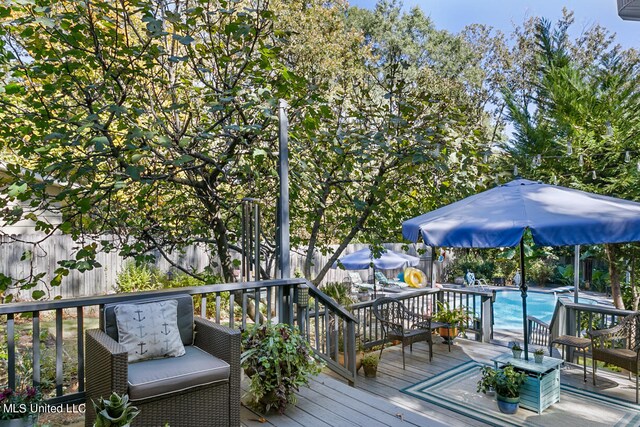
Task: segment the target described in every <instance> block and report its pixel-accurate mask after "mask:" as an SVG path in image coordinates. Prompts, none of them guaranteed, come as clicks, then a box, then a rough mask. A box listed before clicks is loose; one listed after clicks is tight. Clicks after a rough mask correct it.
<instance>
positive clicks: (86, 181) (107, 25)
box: [0, 0, 640, 296]
mask: <svg viewBox="0 0 640 427" xmlns="http://www.w3.org/2000/svg"><path fill="white" fill-rule="evenodd" d="M570 25H571V16H570V14H567V15H566V17H565V19H564V20H563V21H562V22H560V23H559V24H558V26H557V28H555V29H554V27H552V26H551V25H550V24H545V23H544V21H540V20H538V19H532V20H530V21H528V22H526V23H525V24H524V25H523V26H522V27H519V28H518V29H516V31H515V33H514V35H513V38H512V40H511V41H509V40H508V39H507V38H506V37H505V36H504V35H503V34H501V33H499V32H497V31H495V30H493V29H491V28H489V27H486V26H482V25H472V26H469V27H467V28H465V29H464V30H463V31H462V32H460V33H459V34H451V33H449V32H447V31H444V30H439V29H438V28H437V26H436V23H434V22H432V21H431V19H430V18H429V17H428V16H427V15H426V14H425V13H424V12H423V11H421V10H420V9H418V8H414V9H411V10H409V11H406V12H405V11H403V9H402V7H401V4H400V3H399V2H398V1H395V0H393V1H391V0H381V1H379V2H378V4H377V6H376V8H375V9H374V10H371V11H370V10H365V9H360V8H356V7H349V6H348V4H347V3H346V2H345V1H342V0H333V1H321V0H311V1H303V0H293V1H285V0H270V1H268V0H260V1H255V0H254V1H250V0H221V1H218V2H206V1H192V0H181V1H170V2H167V1H157V0H154V1H151V0H134V1H114V0H84V1H80V2H78V1H69V0H63V1H55V2H54V1H50V0H37V1H35V0H34V1H31V0H20V1H10V2H6V3H5V4H4V5H3V6H0V32H1V34H0V67H1V68H2V71H4V73H3V77H2V81H1V90H0V103H1V105H2V110H1V112H0V116H1V117H0V160H3V161H4V162H5V164H6V168H7V172H6V174H7V175H8V178H7V179H6V183H5V184H6V185H5V184H3V185H4V188H5V191H4V192H5V193H6V194H5V195H4V196H3V197H2V198H0V223H1V222H4V223H6V224H11V223H16V222H17V221H19V220H21V219H24V218H29V219H32V220H34V221H36V224H37V229H38V230H39V231H42V232H43V233H44V236H43V237H42V238H43V239H44V238H46V236H50V235H52V234H54V233H66V234H70V235H72V236H73V237H74V238H75V239H76V240H77V241H79V242H81V245H80V246H79V247H78V249H77V251H76V252H75V253H74V254H73V257H71V258H70V259H68V260H66V261H63V262H61V264H60V265H59V266H58V268H57V269H56V270H55V271H54V272H49V273H50V274H49V275H48V276H45V275H44V274H32V275H28V276H27V277H4V276H0V292H2V291H3V290H5V289H6V288H7V287H8V286H12V285H18V286H22V287H25V288H29V287H32V286H34V285H35V284H37V283H41V282H42V281H44V280H46V281H47V282H48V283H49V284H50V285H54V286H56V285H59V284H61V283H62V281H63V278H64V277H65V276H66V275H67V274H68V272H69V270H70V269H77V270H80V271H86V270H89V269H92V268H96V267H99V265H98V263H97V262H96V260H95V257H96V254H97V253H98V252H100V251H118V252H119V253H120V254H121V255H123V256H126V257H134V258H136V259H137V260H138V261H145V260H148V259H149V253H150V251H152V250H157V251H159V252H160V253H161V255H163V256H165V257H167V258H170V256H169V255H170V254H171V253H172V252H175V251H180V250H182V249H184V248H185V247H188V246H189V245H193V244H200V245H205V246H206V247H207V248H208V249H209V251H210V252H211V254H212V255H213V256H214V258H215V259H216V260H218V261H217V262H219V265H212V269H215V270H216V271H218V270H219V271H220V272H221V273H222V275H223V276H224V278H225V279H226V280H228V281H231V280H233V279H234V275H233V268H234V265H233V261H232V260H233V259H234V258H235V257H236V256H237V254H239V253H240V252H241V251H242V250H243V248H242V246H241V244H240V231H241V229H240V227H241V224H240V218H241V202H242V199H243V198H245V197H252V198H257V199H260V201H261V202H260V203H261V206H262V212H263V216H264V218H263V221H262V223H263V225H264V226H265V227H264V232H263V236H262V240H263V243H264V246H263V251H264V256H265V258H267V259H273V256H274V253H275V223H276V219H275V218H276V212H275V205H276V197H277V194H278V192H277V185H278V175H277V169H276V164H277V116H276V114H277V108H278V103H279V100H280V99H284V100H286V101H287V103H288V105H289V109H288V111H287V113H288V116H289V119H290V164H291V180H290V182H291V221H292V225H291V241H292V247H293V248H294V249H293V250H296V251H299V252H300V253H301V254H303V255H304V256H305V265H304V271H303V274H304V275H305V276H306V277H307V278H309V279H310V280H313V281H314V282H316V283H319V282H320V281H322V279H323V278H324V276H325V274H326V273H327V270H328V269H329V268H330V266H331V265H332V264H333V261H334V260H335V259H337V258H338V257H339V256H340V255H341V253H342V251H343V250H344V249H345V248H346V246H347V245H348V244H349V243H352V242H367V243H370V244H372V245H379V244H381V243H382V242H385V241H398V240H400V224H401V222H402V220H404V219H406V218H408V217H411V216H415V215H417V214H420V213H423V212H425V211H427V210H430V209H433V208H436V207H439V206H442V205H444V204H446V203H449V202H452V201H455V200H457V199H459V198H461V197H464V196H466V195H469V194H471V193H472V192H477V191H479V190H482V189H484V188H486V187H487V186H488V185H491V184H492V181H493V180H494V179H495V180H497V181H501V180H506V179H508V178H510V177H511V170H512V168H513V165H514V164H517V165H518V168H519V170H520V171H521V172H522V173H526V174H527V177H529V178H541V179H544V180H546V181H552V182H553V179H554V177H555V179H557V180H558V181H560V182H561V183H563V184H566V185H570V186H574V187H578V188H583V189H586V190H589V191H594V190H597V191H598V192H602V193H605V194H614V195H620V196H623V197H627V198H631V199H636V198H637V197H638V194H637V190H636V189H635V188H634V185H633V184H634V182H636V179H637V177H636V174H637V168H636V165H635V163H634V162H631V161H629V162H627V161H626V157H625V156H626V153H627V152H628V153H630V155H634V154H635V153H636V152H637V151H638V148H637V147H635V145H634V144H637V142H638V141H637V138H635V136H636V135H637V133H638V120H640V119H639V118H638V117H637V115H635V116H634V114H633V113H632V112H633V111H635V110H633V109H634V108H636V107H637V102H638V93H637V87H638V86H637V78H638V72H637V53H635V52H634V51H622V50H621V49H620V48H619V47H616V46H614V45H613V44H612V43H613V39H612V37H611V36H610V35H609V34H608V33H607V32H606V31H605V30H604V29H602V28H601V27H594V28H593V29H591V30H590V31H588V32H586V33H585V34H584V35H583V36H581V38H580V39H578V40H576V41H575V42H571V41H570V40H569V38H568V36H567V34H566V28H568V26H570ZM505 109H506V111H507V112H508V114H505ZM506 120H509V121H510V122H511V123H512V124H513V126H514V127H515V133H514V134H513V137H512V138H511V139H510V140H509V141H507V138H506V133H505V131H504V129H505V122H506ZM609 129H611V134H609ZM569 141H570V142H571V143H572V146H573V147H574V152H575V153H576V154H574V157H573V158H571V157H568V156H565V155H564V153H565V151H566V147H567V144H568V142H569ZM578 153H580V154H581V155H582V157H581V158H582V159H583V160H582V162H583V163H584V165H582V164H578V163H577V162H576V161H575V157H576V155H577V154H578ZM538 156H540V157H538ZM540 158H542V159H543V161H542V163H541V164H538V163H537V162H538V160H537V159H540ZM533 165H535V167H534V166H533ZM593 170H595V171H596V175H595V177H593V176H594V175H593V173H592V172H591V171H593ZM54 181H55V182H56V183H58V185H59V186H60V187H61V190H60V191H59V192H56V193H55V194H52V193H50V192H47V191H46V186H47V183H50V182H54ZM15 202H21V203H15ZM44 209H48V210H54V211H56V212H60V214H61V217H62V221H61V223H60V224H50V223H48V222H46V221H45V220H43V219H42V218H40V217H39V216H38V215H37V212H40V211H42V210H44ZM14 239H18V238H16V237H14ZM33 244H34V245H37V244H38V242H33ZM336 247H337V249H335V248H336ZM317 253H323V254H326V255H329V258H328V261H327V263H326V265H323V266H314V265H313V262H314V261H313V260H314V255H315V254H317ZM271 265H272V263H270V262H268V263H267V264H266V266H267V268H265V269H264V270H263V276H264V277H268V276H269V275H273V274H274V272H273V271H272V270H271V269H270V268H268V267H269V266H271ZM174 266H175V268H178V269H182V270H184V271H186V272H188V273H189V274H192V275H194V276H196V277H199V278H201V279H203V280H206V279H207V272H196V271H191V270H190V269H189V267H188V266H184V265H179V264H175V265H174ZM314 271H318V273H317V274H315V273H314ZM35 296H37V295H35Z"/></svg>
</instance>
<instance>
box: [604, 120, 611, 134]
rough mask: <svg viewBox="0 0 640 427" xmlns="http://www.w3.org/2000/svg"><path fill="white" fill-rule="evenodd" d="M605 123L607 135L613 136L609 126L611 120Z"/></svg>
mask: <svg viewBox="0 0 640 427" xmlns="http://www.w3.org/2000/svg"><path fill="white" fill-rule="evenodd" d="M605 125H606V126H607V136H613V127H612V126H611V122H610V121H607V123H606V124H605Z"/></svg>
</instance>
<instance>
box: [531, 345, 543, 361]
mask: <svg viewBox="0 0 640 427" xmlns="http://www.w3.org/2000/svg"><path fill="white" fill-rule="evenodd" d="M533 358H534V359H535V362H536V363H542V360H544V350H543V349H541V348H538V349H536V351H534V352H533Z"/></svg>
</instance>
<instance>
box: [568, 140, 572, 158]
mask: <svg viewBox="0 0 640 427" xmlns="http://www.w3.org/2000/svg"><path fill="white" fill-rule="evenodd" d="M572 154H573V147H572V146H571V141H567V156H570V155H572Z"/></svg>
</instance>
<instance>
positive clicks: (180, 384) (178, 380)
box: [128, 346, 230, 400]
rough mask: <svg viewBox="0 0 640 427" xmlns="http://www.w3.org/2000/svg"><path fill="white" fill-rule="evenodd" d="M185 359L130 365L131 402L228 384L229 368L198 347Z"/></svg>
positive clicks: (193, 348)
mask: <svg viewBox="0 0 640 427" xmlns="http://www.w3.org/2000/svg"><path fill="white" fill-rule="evenodd" d="M185 351H186V353H185V355H184V356H181V357H171V358H165V359H154V360H144V361H142V362H137V363H130V364H129V380H128V381H129V398H130V399H131V400H141V399H148V398H151V397H156V396H161V395H163V394H168V393H176V392H178V391H182V390H187V389H190V388H193V387H197V386H201V385H205V384H211V383H214V382H218V381H228V380H229V372H230V366H229V364H228V363H227V362H225V361H224V360H221V359H218V358H217V357H215V356H212V355H210V354H209V353H207V352H206V351H203V350H201V349H199V348H198V347H194V346H188V347H185Z"/></svg>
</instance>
